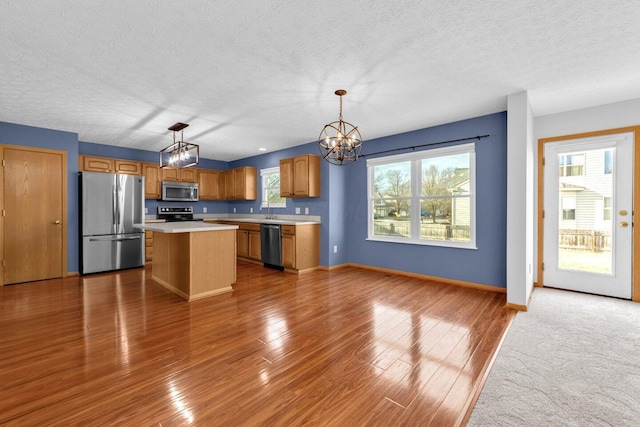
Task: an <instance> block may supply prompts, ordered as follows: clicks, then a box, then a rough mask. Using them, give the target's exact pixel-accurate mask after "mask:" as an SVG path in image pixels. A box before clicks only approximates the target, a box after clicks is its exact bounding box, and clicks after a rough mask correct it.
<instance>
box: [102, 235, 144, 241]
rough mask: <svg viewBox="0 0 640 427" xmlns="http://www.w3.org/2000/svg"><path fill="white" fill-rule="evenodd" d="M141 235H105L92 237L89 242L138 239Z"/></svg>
mask: <svg viewBox="0 0 640 427" xmlns="http://www.w3.org/2000/svg"><path fill="white" fill-rule="evenodd" d="M140 239H142V236H130V237H117V236H107V237H92V238H90V239H89V241H90V242H122V241H124V240H140Z"/></svg>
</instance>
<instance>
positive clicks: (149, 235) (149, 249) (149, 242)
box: [144, 231, 153, 262]
mask: <svg viewBox="0 0 640 427" xmlns="http://www.w3.org/2000/svg"><path fill="white" fill-rule="evenodd" d="M144 260H145V261H146V262H151V261H153V231H145V232H144Z"/></svg>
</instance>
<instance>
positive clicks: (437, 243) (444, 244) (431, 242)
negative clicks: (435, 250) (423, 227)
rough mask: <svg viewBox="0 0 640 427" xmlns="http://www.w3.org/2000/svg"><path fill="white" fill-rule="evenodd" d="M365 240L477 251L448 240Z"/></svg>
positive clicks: (380, 237) (375, 238) (369, 238)
mask: <svg viewBox="0 0 640 427" xmlns="http://www.w3.org/2000/svg"><path fill="white" fill-rule="evenodd" d="M365 240H369V241H372V242H384V243H400V244H403V245H418V246H436V247H443V248H456V249H471V250H478V247H477V246H476V245H475V244H473V243H468V242H452V241H450V240H414V239H394V238H392V237H384V236H369V237H367V238H366V239H365Z"/></svg>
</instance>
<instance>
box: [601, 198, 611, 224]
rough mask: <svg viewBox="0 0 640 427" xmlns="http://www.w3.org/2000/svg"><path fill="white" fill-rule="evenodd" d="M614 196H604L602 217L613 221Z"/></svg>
mask: <svg viewBox="0 0 640 427" xmlns="http://www.w3.org/2000/svg"><path fill="white" fill-rule="evenodd" d="M612 208H613V197H603V208H602V219H603V220H605V221H611V218H613V209H612Z"/></svg>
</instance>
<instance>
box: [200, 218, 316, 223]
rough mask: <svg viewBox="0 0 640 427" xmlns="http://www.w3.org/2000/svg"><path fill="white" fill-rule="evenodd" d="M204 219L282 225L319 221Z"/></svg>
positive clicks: (208, 219)
mask: <svg viewBox="0 0 640 427" xmlns="http://www.w3.org/2000/svg"><path fill="white" fill-rule="evenodd" d="M206 221H228V222H250V223H254V224H282V225H311V224H320V221H309V220H292V219H278V218H273V219H260V218H207V219H206Z"/></svg>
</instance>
